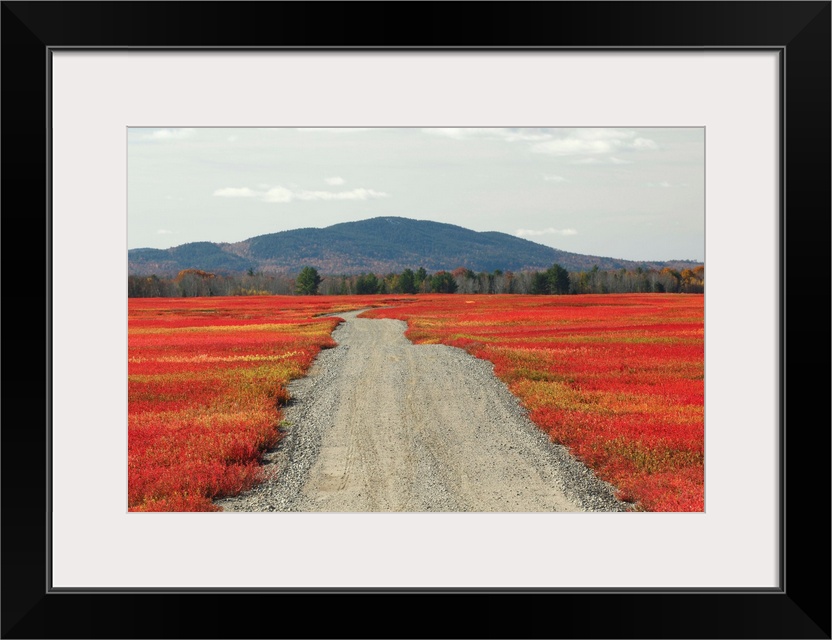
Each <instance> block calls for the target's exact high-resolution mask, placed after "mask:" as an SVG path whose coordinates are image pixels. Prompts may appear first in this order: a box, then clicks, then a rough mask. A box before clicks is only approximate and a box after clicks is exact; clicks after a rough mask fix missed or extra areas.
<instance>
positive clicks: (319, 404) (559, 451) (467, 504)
mask: <svg viewBox="0 0 832 640" xmlns="http://www.w3.org/2000/svg"><path fill="white" fill-rule="evenodd" d="M358 313H359V312H357V311H356V312H350V313H344V314H338V315H339V316H340V317H342V318H344V320H345V322H344V323H342V324H341V325H340V326H339V327H338V328H337V329H336V330H335V332H333V337H334V338H335V340H336V341H337V342H338V347H336V348H334V349H329V350H326V351H324V352H322V353H321V355H320V356H319V358H318V359H317V361H316V363H315V365H314V366H313V368H312V369H311V371H310V375H309V376H307V377H306V378H304V379H303V380H300V381H295V382H294V383H292V386H290V392H291V393H292V396H293V402H292V403H291V404H290V406H289V407H287V409H286V423H287V425H288V426H287V434H286V437H285V438H284V439H283V441H282V443H281V445H280V446H279V448H278V449H277V450H276V451H275V452H272V453H269V454H267V455H266V460H265V461H266V462H267V463H269V464H270V467H271V468H272V469H274V472H273V473H272V474H271V477H270V479H269V480H268V481H267V482H266V483H264V484H263V485H261V486H260V487H258V488H256V489H255V490H253V491H251V492H249V493H247V494H244V495H242V496H238V497H236V498H230V499H225V500H221V501H218V503H217V504H219V505H220V506H222V507H223V509H224V510H228V511H303V512H310V511H326V512H347V511H362V512H367V511H419V512H425V511H443V512H450V511H475V512H486V511H488V512H495V511H496V512H509V511H512V512H517V511H520V512H551V511H611V510H616V511H617V510H621V509H622V508H623V506H622V504H621V503H619V502H617V501H616V500H615V499H614V498H613V497H612V489H611V487H609V486H608V485H606V484H605V483H602V482H600V481H598V480H597V479H596V478H595V476H594V475H593V474H592V473H591V472H589V471H588V470H587V469H586V468H585V467H584V466H583V465H581V464H580V463H578V462H576V461H575V460H574V459H573V458H572V457H571V456H569V454H568V453H567V452H566V451H565V449H563V447H559V446H557V445H553V444H551V443H550V442H549V440H548V438H547V437H546V436H545V435H544V434H542V433H541V432H540V431H539V430H538V429H537V428H536V427H534V425H532V424H531V422H529V420H528V419H527V418H526V416H525V413H524V412H523V410H522V409H521V408H520V406H519V404H518V402H517V400H516V398H514V396H512V395H511V393H510V392H509V391H508V390H507V389H506V387H505V385H504V384H503V383H502V382H500V381H499V380H497V379H496V378H495V377H494V375H493V369H492V366H491V365H490V363H487V362H484V361H482V360H477V359H476V358H473V357H472V356H470V355H468V354H467V353H465V352H464V351H462V350H460V349H455V348H452V347H446V346H442V345H414V344H412V343H411V342H410V341H409V340H408V339H407V338H405V337H404V330H405V329H406V324H405V323H404V322H401V321H398V320H368V319H360V318H356V317H355V316H356V315H358Z"/></svg>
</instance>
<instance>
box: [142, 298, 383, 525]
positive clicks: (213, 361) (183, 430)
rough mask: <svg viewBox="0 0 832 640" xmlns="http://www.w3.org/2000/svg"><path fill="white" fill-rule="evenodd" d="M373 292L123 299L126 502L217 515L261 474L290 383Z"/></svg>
mask: <svg viewBox="0 0 832 640" xmlns="http://www.w3.org/2000/svg"><path fill="white" fill-rule="evenodd" d="M395 300H396V299H395V298H390V299H386V298H381V297H379V296H373V297H370V296H363V297H360V296H351V297H345V296H339V297H324V296H310V297H298V296H292V297H288V296H285V297H284V296H263V297H233V298H185V299H182V298H131V299H129V301H128V302H129V316H128V322H129V327H128V330H129V331H128V333H129V339H128V346H129V358H128V397H129V400H128V508H129V510H131V511H214V510H216V507H215V506H214V504H213V502H212V500H213V499H214V498H218V497H221V496H228V495H234V494H237V493H239V492H241V491H244V490H246V489H249V488H251V487H252V486H254V484H256V483H257V482H259V481H261V480H262V479H263V472H262V467H261V466H260V465H259V464H258V463H259V460H260V457H261V455H262V453H263V452H264V451H266V450H267V449H269V448H271V447H273V446H274V445H275V444H276V443H277V442H278V440H279V438H280V431H279V429H278V425H279V423H280V420H281V411H280V406H281V405H282V404H284V403H285V402H286V401H287V400H288V399H289V393H288V390H287V388H286V385H287V384H288V382H289V381H290V380H292V379H293V378H297V377H299V376H302V375H303V374H304V373H305V371H306V370H307V369H308V367H309V366H310V365H311V364H312V361H313V360H314V358H315V356H316V355H317V354H318V352H319V351H320V349H322V348H326V347H332V346H334V345H335V343H334V341H333V340H332V338H331V336H330V333H331V332H332V330H333V329H334V328H335V327H336V326H337V325H338V323H339V322H340V320H339V319H338V318H333V317H316V316H321V315H322V314H328V313H333V312H338V311H345V310H349V309H360V308H363V307H370V306H373V305H379V304H390V303H391V302H392V301H395Z"/></svg>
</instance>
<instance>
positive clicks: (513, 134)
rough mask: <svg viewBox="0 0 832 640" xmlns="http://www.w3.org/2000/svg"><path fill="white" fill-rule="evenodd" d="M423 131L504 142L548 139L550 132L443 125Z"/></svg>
mask: <svg viewBox="0 0 832 640" xmlns="http://www.w3.org/2000/svg"><path fill="white" fill-rule="evenodd" d="M422 131H424V132H425V133H430V134H433V135H437V136H445V137H448V138H453V139H454V140H470V139H472V138H480V139H485V140H505V141H506V142H518V141H520V142H522V141H525V142H535V141H541V140H548V139H550V138H551V137H552V136H551V134H549V133H547V132H546V131H543V130H541V129H505V128H500V127H490V128H489V127H458V128H454V127H445V128H441V129H422Z"/></svg>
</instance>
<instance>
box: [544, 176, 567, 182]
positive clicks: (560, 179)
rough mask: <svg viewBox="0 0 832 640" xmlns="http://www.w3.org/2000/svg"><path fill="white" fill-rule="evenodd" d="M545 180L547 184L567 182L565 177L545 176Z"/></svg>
mask: <svg viewBox="0 0 832 640" xmlns="http://www.w3.org/2000/svg"><path fill="white" fill-rule="evenodd" d="M543 179H544V180H545V181H546V182H566V178H564V177H563V176H543Z"/></svg>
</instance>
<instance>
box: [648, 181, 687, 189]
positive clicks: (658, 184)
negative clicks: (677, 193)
mask: <svg viewBox="0 0 832 640" xmlns="http://www.w3.org/2000/svg"><path fill="white" fill-rule="evenodd" d="M647 186H648V187H661V188H662V189H673V188H675V187H686V186H688V183H687V182H679V183H677V184H673V183H672V182H668V181H667V180H662V181H661V182H648V183H647Z"/></svg>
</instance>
